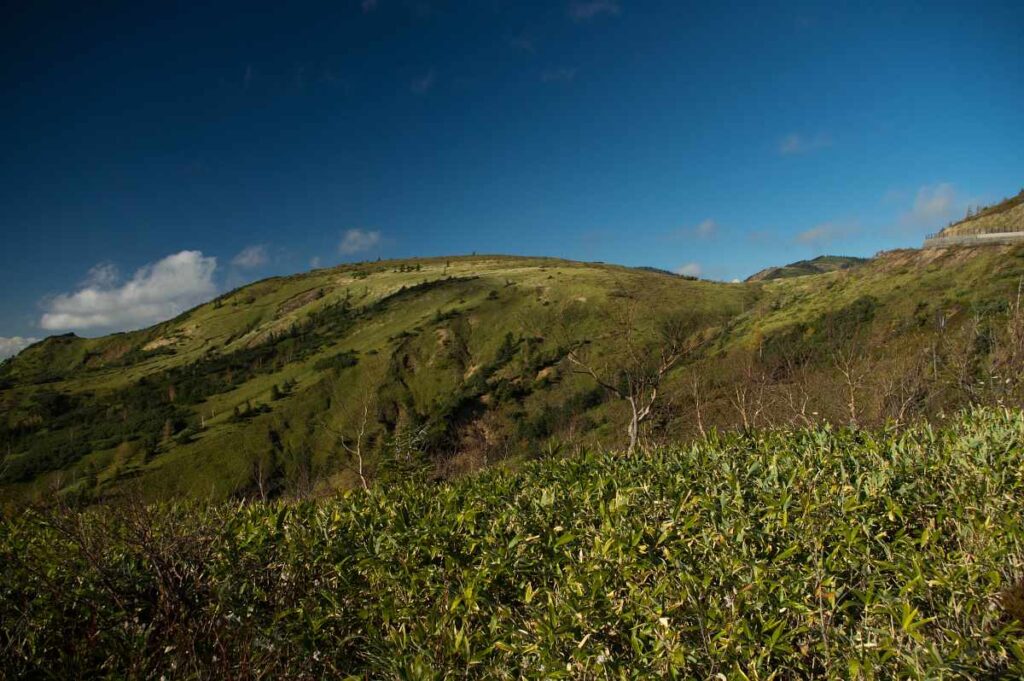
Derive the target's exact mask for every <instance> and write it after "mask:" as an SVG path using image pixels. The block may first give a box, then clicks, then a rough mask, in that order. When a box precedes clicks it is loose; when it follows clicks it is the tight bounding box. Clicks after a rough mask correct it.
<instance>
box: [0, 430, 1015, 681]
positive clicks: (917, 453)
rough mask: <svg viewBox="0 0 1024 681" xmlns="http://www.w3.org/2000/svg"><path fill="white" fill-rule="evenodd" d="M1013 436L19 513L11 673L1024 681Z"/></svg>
mask: <svg viewBox="0 0 1024 681" xmlns="http://www.w3.org/2000/svg"><path fill="white" fill-rule="evenodd" d="M1022 443H1024V416H1022V415H1021V412H1020V411H1019V410H975V411H970V412H966V413H963V414H961V415H959V416H958V417H956V418H955V419H953V420H951V422H950V424H949V425H948V426H947V427H945V428H943V429H940V430H933V429H932V428H930V427H920V428H915V429H911V430H910V431H909V432H904V433H890V434H886V433H876V432H870V431H863V430H848V429H838V430H837V429H833V428H831V427H817V428H813V429H801V430H796V431H770V432H761V433H751V434H747V435H743V434H725V435H712V436H711V437H710V438H709V439H707V440H704V441H699V442H697V443H695V444H693V445H692V446H686V447H670V448H666V449H658V450H654V451H650V452H646V453H643V454H638V455H635V456H624V455H620V454H615V453H608V454H602V453H593V452H591V453H583V454H580V455H578V456H574V457H570V458H564V459H563V458H556V459H554V460H550V461H543V462H537V463H532V464H529V465H526V466H525V467H524V468H523V469H522V470H521V471H518V472H507V471H498V470H493V471H490V472H486V473H483V474H480V475H478V476H474V477H470V478H464V479H461V480H458V481H455V482H446V483H428V482H422V481H408V482H405V483H402V484H397V485H378V486H376V487H374V488H372V489H371V490H369V491H367V492H364V491H361V490H360V491H356V492H350V493H347V494H346V495H345V496H342V497H339V498H334V499H330V500H327V499H324V500H320V501H314V502H303V503H297V504H288V503H269V504H250V505H221V506H196V505H194V504H188V505H174V506H166V505H165V506H157V507H150V508H142V507H138V506H131V505H129V506H126V507H123V508H121V509H120V510H119V511H118V512H111V510H108V509H94V510H90V511H87V512H85V514H84V515H77V514H61V513H45V514H40V515H37V514H35V513H29V514H22V515H18V516H16V517H13V518H11V519H8V520H6V521H4V522H3V523H0V649H2V650H3V651H4V654H3V655H2V656H0V665H2V669H0V676H3V675H5V676H7V677H9V678H28V677H37V676H54V677H64V678H66V677H69V676H75V677H81V676H89V677H93V676H96V677H112V678H158V677H161V676H163V677H166V678H310V679H312V678H325V677H331V678H344V677H345V676H346V675H349V674H351V675H353V677H354V678H404V679H418V678H439V677H458V678H464V677H473V678H524V677H528V678H539V677H544V678H558V677H564V678H651V677H661V678H728V679H768V678H812V677H813V678H837V679H838V678H863V679H889V678H975V679H976V678H1019V677H1021V676H1022V675H1024V644H1022V641H1024V639H1022V635H1024V631H1022V628H1021V625H1020V623H1019V622H1015V621H1014V619H1013V617H1012V615H1011V614H1010V611H1011V610H1012V608H1013V607H1014V606H1013V599H1012V597H1010V596H1007V594H1012V586H1013V584H1014V583H1015V582H1017V581H1018V580H1020V579H1021V578H1022V576H1024V563H1022V560H1024V558H1022V556H1024V553H1022V550H1024V526H1022V522H1024V520H1022V519H1024V447H1022ZM1018 591H1019V589H1018ZM1022 598H1024V596H1022V595H1021V594H1020V593H1018V596H1017V602H1018V606H1017V607H1018V609H1019V602H1021V599H1022ZM1004 606H1005V607H1004ZM1017 616H1018V617H1024V614H1022V613H1021V612H1018V613H1017Z"/></svg>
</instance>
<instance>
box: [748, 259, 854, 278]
mask: <svg viewBox="0 0 1024 681" xmlns="http://www.w3.org/2000/svg"><path fill="white" fill-rule="evenodd" d="M865 262H867V259H866V258H854V257H852V256H845V255H819V256H818V257H817V258H814V259H813V260H799V261H797V262H794V263H790V264H788V265H783V266H782V267H769V268H767V269H764V270H761V271H760V272H757V273H756V274H752V275H750V276H749V277H748V278H747V281H770V280H772V279H786V278H788V277H803V276H807V275H809V274H824V273H825V272H835V271H836V270H845V269H848V268H850V267H856V266H858V265H862V264H864V263H865Z"/></svg>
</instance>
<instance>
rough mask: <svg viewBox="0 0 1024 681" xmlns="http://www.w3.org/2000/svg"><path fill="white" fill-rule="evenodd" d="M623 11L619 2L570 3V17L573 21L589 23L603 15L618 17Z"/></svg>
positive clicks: (580, 0) (590, 0) (576, 0)
mask: <svg viewBox="0 0 1024 681" xmlns="http://www.w3.org/2000/svg"><path fill="white" fill-rule="evenodd" d="M621 11H622V9H621V8H620V7H619V3H618V0H573V2H570V3H569V17H570V18H571V19H572V20H573V21H587V20H589V19H594V18H595V17H599V16H601V15H602V14H607V15H608V16H616V15H617V14H618V13H619V12H621Z"/></svg>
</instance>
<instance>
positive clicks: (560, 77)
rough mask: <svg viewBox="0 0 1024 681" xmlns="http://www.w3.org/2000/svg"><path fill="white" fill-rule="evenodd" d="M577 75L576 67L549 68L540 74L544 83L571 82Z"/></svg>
mask: <svg viewBox="0 0 1024 681" xmlns="http://www.w3.org/2000/svg"><path fill="white" fill-rule="evenodd" d="M575 77H576V69H575V68H560V69H547V70H546V71H544V72H543V73H541V74H540V80H541V82H542V83H569V82H572V80H573V79H574V78H575Z"/></svg>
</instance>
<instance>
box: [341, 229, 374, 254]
mask: <svg viewBox="0 0 1024 681" xmlns="http://www.w3.org/2000/svg"><path fill="white" fill-rule="evenodd" d="M379 245H380V232H377V231H367V230H365V229H350V230H348V231H346V232H345V234H344V235H343V236H342V237H341V243H339V244H338V252H339V253H341V254H342V255H354V254H355V253H363V252H364V251H369V250H372V249H374V248H376V247H377V246H379Z"/></svg>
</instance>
